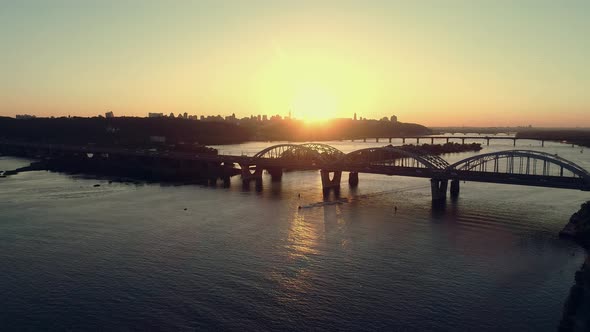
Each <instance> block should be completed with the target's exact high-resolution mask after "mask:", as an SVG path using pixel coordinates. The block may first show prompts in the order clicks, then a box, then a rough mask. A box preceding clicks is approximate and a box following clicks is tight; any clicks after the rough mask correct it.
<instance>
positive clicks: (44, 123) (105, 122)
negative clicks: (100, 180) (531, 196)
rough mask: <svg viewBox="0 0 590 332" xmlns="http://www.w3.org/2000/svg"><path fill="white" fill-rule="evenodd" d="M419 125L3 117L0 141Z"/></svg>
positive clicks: (212, 139)
mask: <svg viewBox="0 0 590 332" xmlns="http://www.w3.org/2000/svg"><path fill="white" fill-rule="evenodd" d="M429 133H430V130H429V129H428V128H426V127H424V126H421V125H418V124H406V123H399V122H395V123H392V122H388V121H377V120H358V121H354V120H348V119H338V120H332V121H327V122H324V123H316V124H307V123H304V122H302V121H298V120H291V119H278V120H268V121H240V120H237V121H197V120H187V119H178V118H168V117H160V118H136V117H117V118H102V117H95V118H81V117H72V118H65V117H63V118H33V119H14V118H7V117H0V138H4V139H12V140H21V141H29V142H45V143H61V144H96V145H101V146H113V145H115V146H146V145H153V144H154V143H157V142H160V143H165V144H168V145H170V144H176V145H179V143H180V144H181V145H182V144H184V145H193V144H195V143H196V144H200V145H215V144H232V143H241V142H245V141H251V140H265V141H279V140H285V141H311V140H334V139H360V138H374V137H392V136H403V135H406V136H412V135H424V134H429Z"/></svg>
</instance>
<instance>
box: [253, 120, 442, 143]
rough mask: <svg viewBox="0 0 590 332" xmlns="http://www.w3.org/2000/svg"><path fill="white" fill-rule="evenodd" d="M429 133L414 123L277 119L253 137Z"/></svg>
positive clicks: (314, 138)
mask: <svg viewBox="0 0 590 332" xmlns="http://www.w3.org/2000/svg"><path fill="white" fill-rule="evenodd" d="M430 133H431V131H430V129H428V128H426V127H424V126H422V125H419V124H414V123H402V122H390V121H378V120H352V119H334V120H331V121H326V122H320V123H304V122H302V121H295V120H278V121H268V122H267V123H263V124H261V125H259V127H258V131H257V132H256V139H263V140H273V141H278V140H289V141H327V140H337V139H363V138H376V137H379V138H386V137H396V136H413V135H428V134H430Z"/></svg>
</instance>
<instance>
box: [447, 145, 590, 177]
mask: <svg viewBox="0 0 590 332" xmlns="http://www.w3.org/2000/svg"><path fill="white" fill-rule="evenodd" d="M447 169H448V170H450V171H453V170H458V171H479V172H493V173H508V174H522V175H541V176H559V177H573V178H582V179H584V180H585V182H586V183H588V184H590V173H588V171H586V170H585V169H584V168H582V167H581V166H579V165H577V164H575V163H573V162H571V161H569V160H567V159H564V158H561V157H559V156H558V155H552V154H549V153H545V152H539V151H532V150H506V151H499V152H491V153H485V154H481V155H477V156H473V157H469V158H466V159H463V160H460V161H458V162H456V163H454V164H452V165H449V166H448V167H447Z"/></svg>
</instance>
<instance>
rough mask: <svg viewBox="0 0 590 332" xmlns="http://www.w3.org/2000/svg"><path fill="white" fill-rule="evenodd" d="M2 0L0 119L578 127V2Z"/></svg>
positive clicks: (586, 121) (581, 19) (583, 95)
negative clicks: (189, 117) (341, 120)
mask: <svg viewBox="0 0 590 332" xmlns="http://www.w3.org/2000/svg"><path fill="white" fill-rule="evenodd" d="M451 2H452V5H448V4H446V5H444V6H443V5H442V4H438V3H436V2H420V1H418V2H416V3H414V4H405V5H401V4H391V3H389V2H379V1H374V2H370V3H362V2H354V1H352V2H345V3H342V2H329V1H328V2H326V3H324V4H323V5H317V4H314V3H312V2H303V3H300V4H277V3H276V2H266V1H253V2H251V3H247V4H246V3H240V4H236V3H234V2H223V1H221V2H207V1H203V2H199V3H193V4H189V3H180V4H175V5H174V6H171V5H168V4H165V3H156V4H146V3H144V2H142V1H128V2H124V3H123V4H122V3H121V2H119V1H112V2H109V1H104V2H100V3H98V2H97V3H93V4H91V5H89V4H81V3H78V2H75V1H65V0H61V1H55V2H53V1H52V2H39V3H36V2H31V3H29V2H23V3H21V2H14V3H11V4H5V5H2V6H3V8H2V10H0V42H2V45H8V47H5V48H3V52H2V53H1V54H0V60H1V61H0V73H2V75H0V115H5V116H14V115H15V114H21V113H28V114H35V115H38V116H50V115H55V116H60V115H80V116H94V115H97V114H103V113H104V112H105V111H109V110H110V111H113V112H115V114H116V115H132V116H145V115H147V113H148V112H164V113H170V112H174V113H175V114H177V113H184V112H188V113H189V114H196V115H214V114H221V115H229V114H231V113H235V114H236V115H237V116H238V117H243V116H249V115H250V114H269V115H271V114H281V115H287V114H288V113H289V111H291V112H292V113H293V115H294V116H295V117H296V118H300V119H306V120H318V119H325V118H329V117H352V116H353V114H354V113H355V112H356V113H357V114H358V115H359V116H363V117H368V118H381V117H383V116H390V115H392V114H395V115H397V116H398V118H399V120H400V121H403V122H416V123H421V124H425V125H430V126H445V125H454V126H461V125H465V126H519V125H529V124H532V125H534V126H568V127H576V126H586V127H590V117H588V116H587V115H586V114H587V112H588V109H589V106H590V97H589V94H588V93H587V91H586V90H587V87H588V86H590V66H587V59H589V58H590V46H588V44H589V43H587V41H586V36H585V32H587V31H590V24H589V23H588V20H587V19H586V18H585V15H584V14H583V13H588V12H590V11H589V10H590V5H588V2H583V1H579V2H578V1H572V2H568V4H569V5H568V6H564V5H560V4H555V3H552V2H550V1H522V2H520V1H519V2H518V3H514V2H511V1H493V2H492V1H489V2H488V1H481V2H477V3H473V2H472V1H451Z"/></svg>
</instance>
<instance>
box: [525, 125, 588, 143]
mask: <svg viewBox="0 0 590 332" xmlns="http://www.w3.org/2000/svg"><path fill="white" fill-rule="evenodd" d="M515 137H516V138H523V139H537V140H545V141H555V142H560V143H567V144H576V145H579V146H585V147H590V129H585V130H584V129H538V130H527V131H521V132H518V133H516V135H515Z"/></svg>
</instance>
